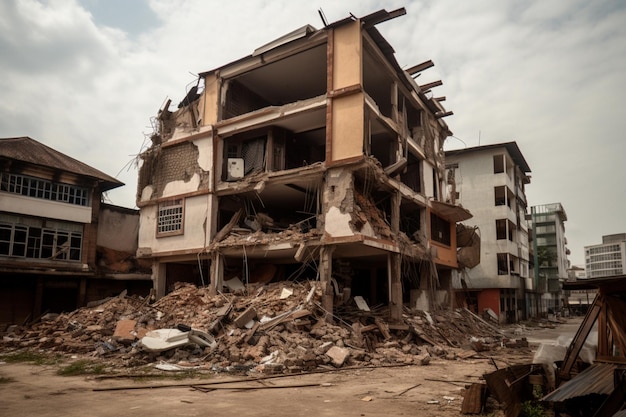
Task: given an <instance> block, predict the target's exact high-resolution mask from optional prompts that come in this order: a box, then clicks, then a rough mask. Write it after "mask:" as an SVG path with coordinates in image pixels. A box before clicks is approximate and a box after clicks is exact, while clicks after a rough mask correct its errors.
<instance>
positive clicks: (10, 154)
mask: <svg viewBox="0 0 626 417" xmlns="http://www.w3.org/2000/svg"><path fill="white" fill-rule="evenodd" d="M122 185H123V184H122V183H121V182H120V181H118V180H116V179H115V178H113V177H110V176H109V175H106V174H104V173H102V172H100V171H98V170H97V169H95V168H92V167H90V166H88V165H86V164H84V163H82V162H80V161H77V160H76V159H73V158H70V157H69V156H67V155H64V154H62V153H60V152H58V151H56V150H54V149H52V148H49V147H48V146H45V145H44V144H42V143H40V142H37V141H36V140H34V139H31V138H29V137H18V138H6V139H0V284H1V285H2V290H0V327H2V326H1V325H2V324H9V323H20V324H21V323H25V322H26V321H29V320H35V319H38V318H39V317H40V316H41V315H42V314H44V313H47V312H51V313H59V312H61V311H71V310H73V309H75V308H76V307H78V306H82V305H84V304H85V303H86V302H88V301H90V300H94V299H101V298H105V297H107V296H110V295H114V294H119V293H120V292H121V291H122V290H124V289H130V290H131V291H132V290H134V289H137V290H141V291H144V292H145V291H149V289H150V287H151V285H149V284H151V281H150V275H149V274H146V273H142V271H141V268H140V267H139V265H137V264H134V260H135V257H134V252H135V251H136V249H137V232H138V224H139V215H138V212H137V211H136V210H130V209H124V208H121V207H116V206H111V205H106V204H102V203H101V199H102V193H104V192H106V191H107V190H111V189H113V188H116V187H120V186H122ZM107 248H108V249H107ZM105 253H106V254H105Z"/></svg>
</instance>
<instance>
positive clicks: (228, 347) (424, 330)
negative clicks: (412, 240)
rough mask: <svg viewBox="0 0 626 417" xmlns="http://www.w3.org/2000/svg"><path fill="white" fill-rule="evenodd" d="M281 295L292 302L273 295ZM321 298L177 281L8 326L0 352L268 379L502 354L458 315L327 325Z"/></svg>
mask: <svg viewBox="0 0 626 417" xmlns="http://www.w3.org/2000/svg"><path fill="white" fill-rule="evenodd" d="M286 293H290V294H291V295H289V297H284V296H281V295H284V294H286ZM321 298H322V291H321V286H320V283H319V282H316V281H305V282H299V283H295V282H275V283H269V284H261V283H251V284H248V285H245V291H243V292H242V291H240V288H239V286H237V290H236V292H235V291H233V292H228V293H218V294H211V291H210V289H209V288H197V287H195V286H193V285H191V284H185V283H179V284H177V288H176V289H175V290H174V291H172V292H171V293H170V294H168V295H166V296H165V297H163V298H161V299H160V300H158V301H156V302H154V303H152V304H151V303H149V299H143V298H141V297H137V296H123V297H113V298H111V299H109V300H107V301H106V302H104V303H103V304H100V305H98V306H95V307H83V308H80V309H78V310H75V311H72V312H69V313H62V314H60V315H58V316H56V317H55V318H51V319H49V320H45V321H44V320H42V321H39V322H38V323H35V324H33V325H31V326H30V327H20V326H15V327H12V328H11V332H10V333H6V334H4V335H3V339H2V341H1V342H0V347H2V348H7V347H12V348H16V349H45V350H46V351H49V352H65V353H69V354H89V355H92V356H99V357H101V358H103V359H104V360H106V361H109V362H111V364H112V365H113V366H115V365H119V366H131V367H132V366H141V365H146V364H154V363H174V364H176V363H179V364H180V363H185V364H187V365H189V366H198V365H201V366H202V367H203V368H204V369H212V370H216V371H230V372H248V371H256V372H263V373H268V374H273V373H297V372H304V371H311V370H313V369H316V368H319V367H322V368H324V367H328V366H331V367H344V366H355V365H356V366H382V365H391V364H414V365H427V364H428V363H429V362H430V361H431V360H432V358H433V357H438V358H440V359H446V360H457V359H461V358H467V357H470V356H472V355H473V354H476V351H475V350H472V346H473V345H472V339H471V337H472V336H473V337H474V340H481V341H483V343H482V347H483V348H485V345H488V348H491V349H494V350H496V349H502V348H503V347H502V346H503V343H502V341H501V338H502V335H501V334H499V333H498V332H497V331H496V332H494V327H493V326H492V325H490V324H488V323H486V322H484V321H483V320H482V319H480V318H479V317H478V316H476V315H475V314H473V313H471V312H469V311H468V310H466V309H457V310H441V311H435V312H431V313H426V312H423V311H419V310H412V309H408V308H405V310H404V314H403V321H402V322H388V321H387V318H388V317H389V312H388V308H387V307H381V306H378V307H370V311H363V310H362V309H360V308H359V307H358V306H357V303H356V302H347V303H345V304H344V305H342V306H341V308H340V309H337V310H336V311H335V312H334V313H335V316H334V323H330V322H328V321H327V320H326V318H327V316H328V314H327V312H325V311H323V310H322V308H321ZM352 301H354V300H352ZM363 301H365V300H363ZM486 340H489V341H493V343H484V341H486Z"/></svg>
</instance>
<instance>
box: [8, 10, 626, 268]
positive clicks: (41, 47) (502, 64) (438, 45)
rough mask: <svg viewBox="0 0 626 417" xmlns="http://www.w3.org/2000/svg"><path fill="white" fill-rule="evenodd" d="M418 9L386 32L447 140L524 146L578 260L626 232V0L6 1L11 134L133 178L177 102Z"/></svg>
mask: <svg viewBox="0 0 626 417" xmlns="http://www.w3.org/2000/svg"><path fill="white" fill-rule="evenodd" d="M399 7H405V8H406V10H407V15H406V16H402V17H399V18H397V19H394V20H392V21H389V22H386V23H382V24H379V25H378V26H377V27H378V29H379V30H380V31H381V33H382V34H383V35H384V36H385V37H386V38H387V40H388V41H389V42H390V43H391V45H392V46H393V47H394V49H395V50H396V57H397V60H398V62H399V63H400V65H401V66H403V67H406V68H408V67H410V66H412V65H415V64H418V63H420V62H423V61H426V60H428V59H432V60H433V61H434V62H435V65H436V66H435V68H432V69H429V70H428V71H426V72H424V73H423V74H422V75H421V76H420V83H422V84H423V83H426V82H430V81H435V80H439V79H441V80H442V81H443V83H444V85H443V86H441V87H437V89H436V90H435V92H436V95H437V96H441V95H445V96H446V97H447V101H445V102H444V105H445V107H446V108H447V109H448V110H452V111H453V112H454V115H453V116H451V117H448V118H446V121H447V123H448V124H449V125H450V128H451V130H452V131H453V132H454V137H452V138H449V139H448V140H447V141H446V149H454V148H459V147H464V146H477V145H479V144H480V145H487V144H493V143H500V142H507V141H512V140H515V141H517V143H518V145H519V147H520V149H521V151H522V153H523V154H524V156H525V158H526V160H527V161H528V164H529V165H530V167H531V170H532V183H531V184H530V185H529V186H528V188H527V195H528V200H529V203H530V205H539V204H545V203H553V202H560V203H562V204H563V206H564V208H565V210H566V212H567V215H568V221H567V223H566V236H567V238H568V241H569V245H568V246H569V248H570V250H571V251H572V254H571V255H570V260H571V261H572V263H573V264H578V265H581V264H584V254H583V247H584V246H586V245H593V244H598V243H601V239H602V235H606V234H613V233H623V232H626V174H625V173H626V168H625V166H626V161H625V157H626V140H625V138H624V136H625V132H626V104H625V103H626V100H624V99H623V95H624V92H625V91H626V24H625V22H626V2H623V1H621V0H614V1H611V0H600V1H593V2H590V1H588V0H537V1H522V0H511V1H501V0H473V1H457V0H421V1H413V0H405V1H395V0H389V1H385V2H380V1H374V0H358V1H356V0H355V1H336V0H318V1H314V2H311V1H294V0H272V1H271V2H266V1H247V0H232V1H215V0H208V1H207V0H51V1H43V0H41V1H36V0H4V1H1V2H0V75H1V77H0V92H2V99H1V100H0V137H14V136H30V137H32V138H33V139H36V140H38V141H40V142H43V143H44V144H46V145H48V146H51V147H53V148H55V149H57V150H59V151H61V152H63V153H66V154H68V155H70V156H72V157H74V158H77V159H80V160H82V161H84V162H85V163H87V164H89V165H91V166H93V167H95V168H98V169H99V170H101V171H103V172H105V173H107V174H109V175H112V176H115V177H117V178H118V179H120V180H121V181H122V182H124V183H125V184H126V186H125V187H122V188H121V189H118V190H115V191H112V192H110V193H109V195H108V198H109V200H110V202H111V203H113V204H117V205H121V206H125V207H135V200H134V195H135V189H136V183H137V169H136V165H135V162H134V161H135V157H136V155H137V154H138V153H139V152H140V151H141V150H142V149H143V147H145V145H146V135H149V134H150V132H152V127H151V117H153V116H155V115H156V113H157V111H158V109H159V108H160V107H161V106H162V105H163V103H164V102H165V100H166V99H167V98H171V99H172V102H173V103H178V101H180V100H181V99H182V98H183V97H184V95H185V92H186V88H188V86H189V85H191V84H193V83H194V82H195V80H196V74H198V73H199V72H202V71H206V70H211V69H213V68H216V67H220V66H222V65H224V64H227V63H229V62H231V61H234V60H236V59H238V58H241V57H243V56H246V55H249V54H250V53H252V51H253V50H254V49H255V48H256V47H258V46H261V45H263V44H265V43H267V42H269V41H271V40H273V39H275V38H277V37H279V36H281V35H283V34H285V33H287V32H290V31H291V30H293V29H296V28H298V27H300V26H303V25H305V24H311V25H313V26H314V27H317V28H321V27H322V26H323V25H322V21H321V19H320V17H319V15H318V9H320V8H321V9H322V10H323V11H324V14H325V15H326V18H327V20H328V21H329V22H333V21H336V20H340V19H342V18H344V17H347V16H348V15H349V14H350V13H352V14H354V15H355V16H364V15H366V14H369V13H371V12H374V11H376V10H379V9H383V8H384V9H387V10H389V11H390V10H393V9H396V8H399Z"/></svg>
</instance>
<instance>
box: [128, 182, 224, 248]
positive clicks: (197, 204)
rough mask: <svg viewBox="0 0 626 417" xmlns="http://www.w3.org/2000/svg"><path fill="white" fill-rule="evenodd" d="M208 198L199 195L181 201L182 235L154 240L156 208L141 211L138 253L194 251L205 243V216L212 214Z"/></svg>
mask: <svg viewBox="0 0 626 417" xmlns="http://www.w3.org/2000/svg"><path fill="white" fill-rule="evenodd" d="M211 201H212V199H211V198H210V196H209V195H208V194H207V195H201V196H196V197H189V198H186V199H185V200H184V204H185V208H184V233H183V234H182V235H175V236H166V237H159V238H157V237H156V230H157V229H156V228H157V214H158V206H157V205H151V206H148V207H143V208H142V209H141V216H140V221H139V249H140V251H142V250H144V249H143V248H151V252H152V253H153V254H157V253H159V252H170V251H173V252H174V251H175V252H180V251H189V250H191V251H195V250H200V249H203V248H204V247H205V246H206V245H207V244H208V243H209V241H208V232H209V222H210V219H209V218H208V216H209V213H210V212H211V210H212V202H211Z"/></svg>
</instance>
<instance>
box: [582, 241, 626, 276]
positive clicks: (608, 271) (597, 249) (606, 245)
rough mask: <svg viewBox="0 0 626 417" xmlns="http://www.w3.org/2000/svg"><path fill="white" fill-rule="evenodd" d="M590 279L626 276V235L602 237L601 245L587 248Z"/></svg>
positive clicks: (586, 259) (586, 256) (587, 268)
mask: <svg viewBox="0 0 626 417" xmlns="http://www.w3.org/2000/svg"><path fill="white" fill-rule="evenodd" d="M585 269H586V271H587V277H588V278H600V277H610V276H615V275H626V233H619V234H614V235H606V236H602V243H601V244H599V245H592V246H585Z"/></svg>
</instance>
